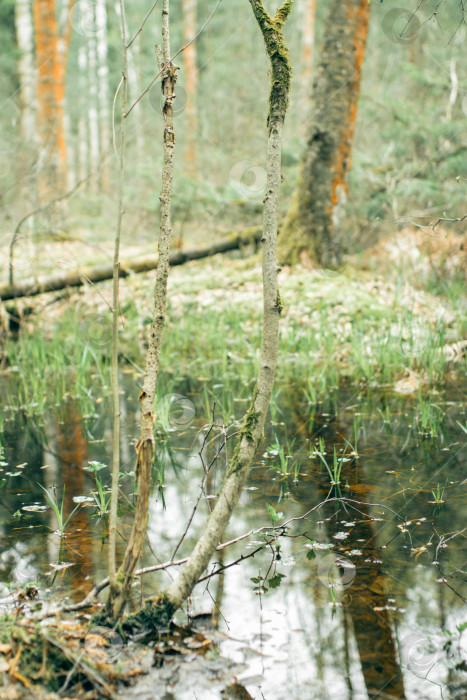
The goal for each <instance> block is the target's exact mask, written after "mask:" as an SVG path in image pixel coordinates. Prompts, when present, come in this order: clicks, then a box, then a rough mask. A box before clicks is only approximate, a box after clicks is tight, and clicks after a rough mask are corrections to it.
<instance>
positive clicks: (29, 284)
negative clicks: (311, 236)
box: [0, 226, 261, 301]
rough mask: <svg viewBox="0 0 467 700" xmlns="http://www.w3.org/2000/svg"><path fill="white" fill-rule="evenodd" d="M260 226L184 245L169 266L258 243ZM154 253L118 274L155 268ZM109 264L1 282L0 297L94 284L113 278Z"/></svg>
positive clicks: (128, 264) (128, 263) (122, 266)
mask: <svg viewBox="0 0 467 700" xmlns="http://www.w3.org/2000/svg"><path fill="white" fill-rule="evenodd" d="M260 231H261V229H260V227H259V226H254V227H252V228H249V229H246V230H244V231H243V232H242V233H239V234H232V235H231V236H229V238H227V239H224V240H223V241H220V242H218V243H212V244H211V245H209V246H205V247H203V248H186V249H185V250H177V251H175V252H173V253H171V254H170V260H169V263H170V265H171V266H175V265H183V264H184V263H186V262H189V261H190V260H200V259H201V258H208V257H211V256H213V255H218V254H219V253H227V252H229V251H231V250H238V249H239V248H243V247H244V246H247V245H250V244H252V243H257V242H258V241H259V238H260ZM157 258H158V256H157V255H145V256H143V257H140V258H136V259H135V260H131V261H126V262H121V263H120V277H128V276H129V275H131V274H135V273H139V272H148V271H149V270H154V269H155V268H156V267H157ZM112 267H113V265H112V263H106V264H104V265H97V266H95V267H90V268H83V269H80V270H67V271H66V272H59V273H55V274H53V275H47V276H42V277H31V278H29V279H27V280H23V281H22V282H19V283H18V284H13V285H10V284H2V285H0V299H1V300H2V301H8V300H10V299H18V298H19V297H31V296H36V295H37V294H44V293H46V292H57V291H59V290H60V289H67V288H69V287H81V286H83V285H84V284H86V283H88V284H89V283H91V284H95V283H96V282H103V281H104V280H109V279H112Z"/></svg>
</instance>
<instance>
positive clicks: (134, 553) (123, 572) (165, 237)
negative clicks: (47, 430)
mask: <svg viewBox="0 0 467 700" xmlns="http://www.w3.org/2000/svg"><path fill="white" fill-rule="evenodd" d="M162 41H163V48H162V50H161V49H160V47H156V52H157V58H158V63H159V70H161V71H162V94H163V99H164V104H163V116H164V124H165V128H164V161H163V167H162V191H161V195H160V201H161V214H160V216H161V218H160V233H159V260H158V265H157V273H156V283H155V288H154V312H153V321H152V325H151V331H150V336H149V347H148V351H147V355H146V371H145V376H144V382H143V388H142V389H141V392H140V395H139V401H140V403H141V429H140V438H139V440H138V444H137V445H136V454H137V462H136V478H137V481H138V495H137V501H136V508H135V514H134V520H133V527H132V530H131V534H130V537H129V540H128V543H127V548H126V551H125V556H124V559H123V562H122V565H121V567H120V569H119V572H118V577H117V584H118V593H117V594H115V591H114V595H111V596H110V597H109V601H108V605H107V613H106V614H108V615H110V616H111V617H112V618H113V619H118V618H119V617H121V615H122V612H123V609H124V607H125V604H126V601H127V598H128V595H129V592H130V586H131V583H132V580H133V575H134V572H135V570H136V566H137V564H138V560H139V558H140V556H141V550H142V547H143V542H144V537H145V534H146V524H147V518H148V505H149V489H150V485H151V469H152V461H153V452H154V399H155V393H156V384H157V376H158V372H159V358H160V351H161V345H162V333H163V330H164V323H165V311H166V305H167V278H168V273H169V265H170V261H169V249H170V238H171V232H172V225H171V207H172V181H173V163H174V145H175V136H174V128H173V99H174V88H175V82H176V68H175V66H174V65H173V63H172V62H171V60H170V29H169V0H164V1H163V7H162Z"/></svg>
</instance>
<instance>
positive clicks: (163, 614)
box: [126, 0, 293, 626]
mask: <svg viewBox="0 0 467 700" xmlns="http://www.w3.org/2000/svg"><path fill="white" fill-rule="evenodd" d="M250 4H251V6H252V9H253V13H254V15H255V18H256V20H257V22H258V24H259V27H260V29H261V32H262V34H263V37H264V41H265V44H266V50H267V53H268V56H269V58H270V61H271V69H272V74H271V91H270V96H269V114H268V120H267V124H268V132H269V137H268V148H267V159H266V171H267V184H266V197H265V201H264V213H263V235H262V239H261V241H262V266H263V327H262V346H261V360H260V368H259V373H258V380H257V384H256V389H255V391H254V394H253V398H252V402H251V405H250V408H249V410H248V411H247V413H246V415H245V416H244V419H243V424H242V427H241V429H240V438H239V442H238V444H237V446H236V448H235V451H234V454H233V457H232V459H231V461H230V464H229V469H228V471H227V474H226V477H225V480H224V484H223V486H222V490H221V492H220V494H219V497H218V499H217V501H216V505H215V507H214V509H213V511H212V513H211V514H210V517H209V520H208V522H207V524H206V527H205V529H204V532H203V534H202V535H201V537H200V538H199V540H198V542H197V543H196V545H195V547H194V549H193V552H192V554H191V555H190V557H189V559H188V561H187V562H186V564H185V565H184V567H183V569H182V571H181V573H180V574H179V576H178V578H176V579H175V581H174V582H173V583H172V584H171V585H170V586H169V588H168V589H167V591H166V592H165V593H164V594H163V595H160V596H157V597H156V598H155V599H152V600H148V601H147V602H146V605H145V607H144V608H143V610H141V611H140V612H139V613H137V614H136V615H135V616H133V617H132V618H129V619H128V621H127V623H126V624H128V625H129V626H131V625H144V626H149V625H157V624H164V623H165V622H166V621H167V619H168V618H170V616H171V615H172V614H173V612H174V611H175V610H176V609H177V608H179V607H180V606H181V605H182V604H183V602H184V601H185V600H186V599H187V598H188V596H189V595H190V594H191V592H192V591H193V588H194V587H195V585H196V583H197V582H198V579H199V578H200V576H201V574H202V573H203V571H204V570H205V569H206V567H207V565H208V563H209V561H210V559H211V557H212V556H213V554H214V553H215V551H216V548H217V546H218V544H219V542H221V541H222V537H223V534H224V530H225V528H226V526H227V524H228V522H229V520H230V516H231V515H232V512H233V510H234V508H235V506H236V505H237V503H238V501H239V499H240V496H241V494H242V491H243V487H244V486H245V483H246V480H247V478H248V474H249V473H250V468H251V465H252V462H253V459H254V456H255V453H256V449H257V447H258V444H259V442H260V440H261V436H262V434H263V428H264V424H265V420H266V414H267V411H268V407H269V401H270V399H271V393H272V387H273V383H274V375H275V369H276V364H277V356H278V345H279V316H280V312H281V309H282V303H281V299H280V294H279V288H278V280H277V275H278V268H277V264H276V263H277V258H276V239H277V217H278V202H279V191H280V186H281V141H282V128H283V124H284V119H285V115H286V112H287V106H288V97H289V89H290V78H291V66H290V63H289V54H288V50H287V47H286V45H285V43H284V38H283V34H282V27H283V24H284V22H285V21H286V19H287V17H288V15H289V13H290V11H291V9H292V4H293V0H286V1H285V2H284V3H283V4H282V5H281V7H279V9H278V10H277V12H276V14H275V15H274V16H271V15H269V14H268V13H267V12H266V10H265V9H264V6H263V3H262V0H250Z"/></svg>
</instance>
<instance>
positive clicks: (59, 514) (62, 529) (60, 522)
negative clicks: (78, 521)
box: [38, 484, 80, 537]
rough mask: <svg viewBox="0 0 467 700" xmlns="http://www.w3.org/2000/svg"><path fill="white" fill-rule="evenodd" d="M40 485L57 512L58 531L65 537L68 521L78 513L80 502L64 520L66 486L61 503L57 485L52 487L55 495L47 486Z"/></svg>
mask: <svg viewBox="0 0 467 700" xmlns="http://www.w3.org/2000/svg"><path fill="white" fill-rule="evenodd" d="M38 485H39V486H40V487H41V489H42V490H43V491H44V493H45V498H46V500H47V501H48V503H49V505H50V506H52V509H53V511H54V513H55V517H56V518H57V526H58V533H59V534H60V537H63V536H64V535H65V530H66V526H67V525H68V523H69V522H70V520H71V518H72V517H73V515H74V514H75V513H76V511H77V510H78V509H79V506H80V504H79V503H78V505H77V506H76V507H75V508H73V510H72V511H71V513H70V515H69V516H68V517H67V518H66V519H65V520H64V518H63V511H64V508H65V486H64V487H63V494H62V502H61V504H60V505H59V504H58V500H57V497H56V487H55V486H53V487H52V488H53V490H54V495H52V494H50V493H49V492H48V491H47V489H46V488H44V487H43V486H42V484H38Z"/></svg>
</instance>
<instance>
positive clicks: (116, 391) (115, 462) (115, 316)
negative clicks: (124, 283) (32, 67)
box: [100, 0, 128, 597]
mask: <svg viewBox="0 0 467 700" xmlns="http://www.w3.org/2000/svg"><path fill="white" fill-rule="evenodd" d="M104 13H105V7H104ZM120 15H121V32H122V49H123V66H122V78H121V82H120V86H121V91H122V98H121V99H122V103H121V112H120V114H121V124H120V161H119V174H118V203H117V206H118V213H117V229H116V232H115V247H114V260H113V276H112V400H113V401H112V402H113V433H112V492H111V497H110V518H109V581H110V596H111V597H112V596H113V595H117V594H118V592H119V591H118V588H117V580H116V577H117V564H116V539H117V510H118V492H119V479H120V382H119V374H118V369H119V368H118V355H119V352H118V351H119V346H118V326H119V322H120V313H119V304H118V290H119V279H120V238H121V233H122V221H123V214H124V206H123V195H124V182H125V181H124V175H125V144H126V117H125V114H126V110H127V102H128V78H127V73H128V48H127V37H126V22H125V5H124V0H120ZM100 19H103V18H102V17H101V18H100ZM104 31H105V24H104Z"/></svg>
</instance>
